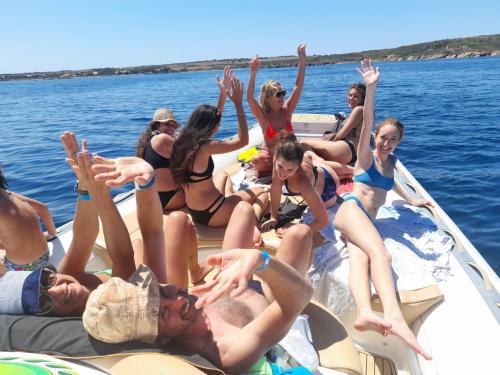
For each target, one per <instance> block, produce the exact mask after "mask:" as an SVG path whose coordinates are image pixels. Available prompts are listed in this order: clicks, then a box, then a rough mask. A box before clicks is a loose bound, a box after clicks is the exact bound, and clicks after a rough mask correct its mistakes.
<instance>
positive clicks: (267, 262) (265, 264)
mask: <svg viewBox="0 0 500 375" xmlns="http://www.w3.org/2000/svg"><path fill="white" fill-rule="evenodd" d="M260 255H262V258H263V259H264V263H263V264H262V266H260V267H259V268H257V269H256V270H255V272H260V271H264V270H265V269H266V268H267V267H268V266H269V260H270V259H271V257H270V256H269V253H268V252H267V251H265V250H261V251H260Z"/></svg>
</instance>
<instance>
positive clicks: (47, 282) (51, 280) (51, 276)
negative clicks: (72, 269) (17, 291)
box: [38, 268, 57, 315]
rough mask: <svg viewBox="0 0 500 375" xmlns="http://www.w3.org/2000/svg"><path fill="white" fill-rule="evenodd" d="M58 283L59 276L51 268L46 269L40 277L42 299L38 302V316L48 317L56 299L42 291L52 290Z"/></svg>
mask: <svg viewBox="0 0 500 375" xmlns="http://www.w3.org/2000/svg"><path fill="white" fill-rule="evenodd" d="M56 282H57V275H56V273H55V272H54V271H52V270H51V269H50V268H44V269H43V270H42V274H41V275H40V298H39V300H38V315H47V314H48V313H50V312H51V311H52V309H53V308H54V299H53V298H52V296H50V295H49V294H47V293H45V292H43V291H42V289H45V290H46V289H50V288H52V287H53V286H54V285H56Z"/></svg>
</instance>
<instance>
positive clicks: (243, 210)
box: [234, 201, 255, 217]
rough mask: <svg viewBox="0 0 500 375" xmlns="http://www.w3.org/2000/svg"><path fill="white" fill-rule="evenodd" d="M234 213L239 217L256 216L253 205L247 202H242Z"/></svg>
mask: <svg viewBox="0 0 500 375" xmlns="http://www.w3.org/2000/svg"><path fill="white" fill-rule="evenodd" d="M234 212H235V214H236V215H238V217H247V216H255V211H254V209H253V207H252V205H251V204H250V203H248V202H245V201H240V202H238V204H237V205H236V207H235V208H234Z"/></svg>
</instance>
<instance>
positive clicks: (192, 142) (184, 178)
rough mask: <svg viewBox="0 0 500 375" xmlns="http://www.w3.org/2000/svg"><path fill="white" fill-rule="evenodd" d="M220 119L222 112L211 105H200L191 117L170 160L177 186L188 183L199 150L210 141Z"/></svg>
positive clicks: (175, 145)
mask: <svg viewBox="0 0 500 375" xmlns="http://www.w3.org/2000/svg"><path fill="white" fill-rule="evenodd" d="M220 119H221V113H220V111H219V110H218V109H217V107H214V106H213V105H209V104H202V105H200V106H199V107H198V108H196V109H195V110H194V111H193V113H192V114H191V116H189V120H188V121H187V123H186V126H185V127H184V129H183V130H182V132H181V134H180V135H179V137H178V138H177V139H176V140H175V142H174V145H173V148H172V156H171V158H170V170H171V171H172V177H173V179H174V181H175V183H176V184H177V185H181V184H186V183H187V182H188V179H189V172H191V171H192V170H193V163H194V158H195V156H196V153H197V152H198V149H199V148H200V146H202V145H203V144H204V143H206V142H208V141H209V140H210V138H211V137H212V135H213V133H214V129H215V128H216V127H217V125H219V123H220Z"/></svg>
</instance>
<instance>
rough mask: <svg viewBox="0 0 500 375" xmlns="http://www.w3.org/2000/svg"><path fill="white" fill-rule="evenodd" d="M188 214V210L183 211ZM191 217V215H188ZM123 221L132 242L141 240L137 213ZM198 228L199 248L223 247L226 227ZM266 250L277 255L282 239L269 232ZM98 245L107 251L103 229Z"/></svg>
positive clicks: (265, 241) (130, 214) (164, 217)
mask: <svg viewBox="0 0 500 375" xmlns="http://www.w3.org/2000/svg"><path fill="white" fill-rule="evenodd" d="M181 211H184V212H186V213H187V210H185V209H183V210H181ZM168 214H169V213H164V215H163V222H164V223H165V221H166V219H167V217H168ZM188 215H189V214H188ZM123 221H124V222H125V225H126V227H127V230H128V233H129V235H130V238H131V239H132V240H135V239H140V238H141V231H140V228H139V223H138V221H137V214H136V212H135V211H133V212H131V213H129V214H127V215H125V216H123ZM194 224H195V227H196V234H197V239H198V248H200V249H202V248H214V247H221V246H222V241H223V239H224V233H225V232H226V227H221V228H212V227H209V226H207V225H204V224H200V223H194ZM263 239H264V248H265V249H267V250H269V251H270V252H271V253H275V252H276V250H277V248H278V246H279V243H280V241H281V240H280V238H279V237H278V236H277V235H276V233H275V232H274V231H272V233H271V232H268V233H266V234H265V236H264V235H263ZM95 243H96V245H97V246H98V247H100V248H102V249H106V242H105V240H104V232H103V230H102V227H101V228H100V229H99V234H98V235H97V239H96V242H95Z"/></svg>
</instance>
